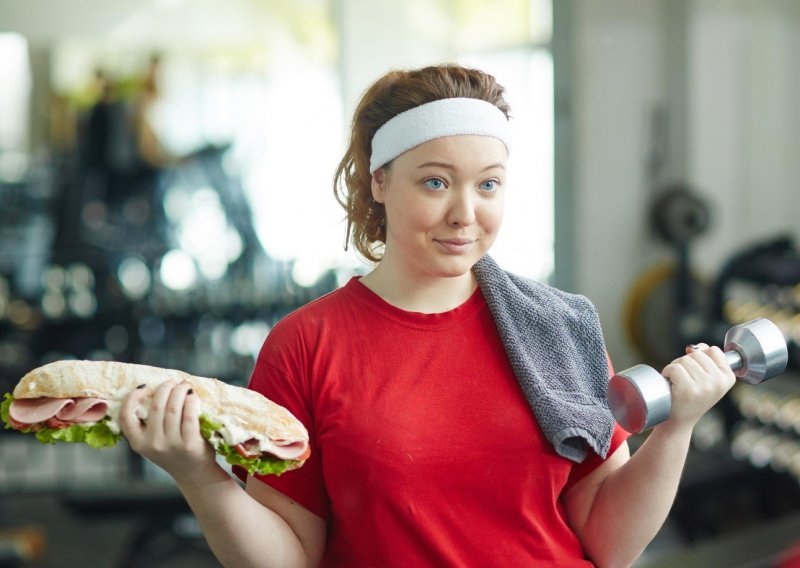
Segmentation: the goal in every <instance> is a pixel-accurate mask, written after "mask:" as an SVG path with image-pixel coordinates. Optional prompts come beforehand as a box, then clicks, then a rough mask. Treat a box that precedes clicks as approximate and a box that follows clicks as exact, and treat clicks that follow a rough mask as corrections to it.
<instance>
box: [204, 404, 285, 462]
mask: <svg viewBox="0 0 800 568" xmlns="http://www.w3.org/2000/svg"><path fill="white" fill-rule="evenodd" d="M220 428H222V424H219V423H217V422H214V421H213V420H211V419H210V418H209V417H208V416H206V415H205V414H203V415H201V416H200V433H201V434H202V436H203V438H205V439H206V440H207V441H208V442H209V443H210V444H211V445H212V446H214V449H215V450H216V452H217V453H218V454H219V455H221V456H222V457H224V458H225V461H226V462H228V463H229V464H231V465H237V466H239V467H242V468H244V469H245V470H247V473H249V474H250V475H253V474H256V473H257V474H260V475H270V474H272V475H280V474H282V473H283V472H284V471H286V470H287V469H289V467H290V466H291V465H292V463H293V461H294V460H282V459H279V458H276V457H269V456H260V457H253V458H246V457H244V456H242V455H241V454H240V453H239V452H237V451H236V449H235V448H232V447H231V446H229V445H228V444H226V443H225V441H224V440H223V439H222V436H215V437H214V438H213V439H212V435H213V434H214V432H216V431H217V430H219V429H220Z"/></svg>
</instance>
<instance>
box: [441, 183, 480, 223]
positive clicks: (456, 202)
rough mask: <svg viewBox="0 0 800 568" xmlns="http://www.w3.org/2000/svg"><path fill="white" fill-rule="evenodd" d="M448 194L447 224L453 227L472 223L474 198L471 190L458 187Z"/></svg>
mask: <svg viewBox="0 0 800 568" xmlns="http://www.w3.org/2000/svg"><path fill="white" fill-rule="evenodd" d="M450 195H451V200H450V207H449V209H448V212H447V224H448V225H450V226H454V227H465V226H467V225H471V224H472V223H474V222H475V200H474V196H473V195H472V192H471V191H470V190H468V189H459V190H456V191H454V192H452V193H451V194H450Z"/></svg>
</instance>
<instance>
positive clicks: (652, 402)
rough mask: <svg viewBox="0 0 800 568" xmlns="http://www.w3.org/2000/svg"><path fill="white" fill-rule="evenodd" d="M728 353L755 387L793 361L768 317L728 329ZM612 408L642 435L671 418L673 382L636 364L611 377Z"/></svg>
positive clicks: (622, 423)
mask: <svg viewBox="0 0 800 568" xmlns="http://www.w3.org/2000/svg"><path fill="white" fill-rule="evenodd" d="M724 353H725V358H726V360H727V361H728V364H729V365H730V367H731V370H733V372H734V374H736V376H737V377H739V378H740V379H742V380H744V381H746V382H748V383H752V384H758V383H761V382H763V381H765V380H767V379H769V378H771V377H774V376H776V375H779V374H780V373H782V372H783V371H784V369H786V364H787V362H788V358H789V354H788V349H787V347H786V340H785V338H784V337H783V334H782V333H781V331H780V329H778V327H777V326H776V325H775V324H774V323H772V322H771V321H769V320H767V319H764V318H759V319H755V320H753V321H750V322H747V323H745V324H742V325H737V326H734V327H732V328H731V329H730V330H728V333H727V334H725V352H724ZM608 405H609V407H610V408H611V412H612V414H613V415H614V418H615V419H616V421H617V422H618V423H619V424H620V426H622V427H623V428H624V429H625V430H627V431H629V432H633V433H639V432H642V431H644V430H647V429H648V428H650V427H652V426H655V425H656V424H659V423H660V422H663V421H664V420H666V419H667V418H669V414H670V410H671V408H672V393H671V390H670V387H669V381H667V380H666V379H665V378H664V377H663V376H662V375H661V374H660V373H659V372H658V371H656V370H655V369H653V368H652V367H648V366H647V365H636V366H635V367H631V368H630V369H628V370H626V371H622V372H621V373H619V374H617V375H615V376H614V377H612V378H611V382H609V385H608Z"/></svg>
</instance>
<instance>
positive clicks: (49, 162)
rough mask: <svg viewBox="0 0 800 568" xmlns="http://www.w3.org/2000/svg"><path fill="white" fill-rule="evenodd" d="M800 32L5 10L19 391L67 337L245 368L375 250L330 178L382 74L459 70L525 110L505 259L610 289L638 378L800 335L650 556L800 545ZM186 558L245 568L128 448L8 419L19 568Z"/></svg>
mask: <svg viewBox="0 0 800 568" xmlns="http://www.w3.org/2000/svg"><path fill="white" fill-rule="evenodd" d="M799 31H800V4H798V3H797V2H794V1H793V0H764V1H762V2H751V1H748V0H593V1H592V2H587V1H578V0H492V1H490V0H407V1H406V2H390V1H388V0H361V1H356V0H293V1H292V0H229V1H228V2H225V3H219V2H212V1H210V0H144V1H142V0H137V1H133V0H118V1H115V2H104V1H100V0H81V1H78V0H58V1H57V0H27V1H26V2H19V1H16V0H0V392H7V391H10V390H11V389H12V388H13V386H14V384H16V382H17V381H18V380H19V378H20V377H21V376H22V375H24V374H25V373H26V372H27V371H29V370H31V369H33V368H34V367H37V366H39V365H41V364H44V363H47V362H50V361H54V360H58V359H67V358H81V359H83V358H86V359H94V360H102V359H109V360H118V361H126V362H138V363H145V364H150V365H157V366H162V367H171V368H179V369H182V370H184V371H187V372H191V373H194V374H198V375H204V376H213V377H218V378H220V379H223V380H225V381H228V382H230V383H233V384H238V385H244V384H246V382H247V380H248V378H249V373H250V371H251V369H252V366H253V363H254V359H255V356H256V354H257V352H258V349H259V348H260V346H261V343H262V342H263V340H264V338H265V337H266V335H267V334H268V333H269V330H270V328H271V326H272V325H274V323H275V322H276V321H278V319H280V318H281V317H282V316H283V315H285V314H286V313H288V312H289V311H291V310H293V309H295V308H296V307H298V306H300V305H302V304H304V303H306V302H308V301H310V300H311V299H313V298H316V297H318V296H319V295H321V294H324V293H326V292H328V291H330V290H332V289H334V288H336V287H338V286H340V285H341V284H343V283H344V282H346V281H347V279H349V278H350V277H351V276H352V275H355V274H360V273H363V272H365V271H366V270H368V268H369V267H368V266H367V265H366V264H365V263H364V262H362V261H361V260H359V258H358V257H357V256H356V255H355V253H354V252H353V251H352V250H350V251H345V250H344V247H343V243H344V232H345V226H344V223H343V222H342V212H341V210H340V209H339V207H338V205H337V204H336V202H335V200H334V198H333V192H332V175H333V171H334V169H335V167H336V164H337V163H338V160H339V158H340V156H341V154H342V152H343V150H344V146H345V143H346V140H345V137H346V132H347V126H348V123H349V120H350V116H351V113H352V110H353V107H354V105H355V103H356V101H357V100H358V98H359V96H360V95H361V93H362V92H363V90H364V89H365V88H366V87H367V86H368V85H369V84H370V83H371V82H372V81H373V80H374V79H376V78H377V77H378V76H380V75H381V74H383V73H384V72H386V71H387V70H389V69H391V68H396V67H416V66H421V65H425V64H430V63H440V62H445V61H455V62H459V63H463V64H467V65H472V66H476V67H479V68H481V69H483V70H485V71H488V72H490V73H492V74H494V75H495V76H496V77H497V78H498V79H499V80H500V82H501V83H502V84H504V85H505V86H506V88H507V92H508V99H509V101H510V103H511V106H512V112H513V128H514V138H515V146H514V152H513V154H512V156H511V161H510V175H509V181H508V185H509V192H508V197H507V199H508V213H507V218H506V222H505V224H504V228H503V231H502V233H501V236H500V238H499V240H498V242H497V245H496V248H495V249H494V250H493V254H494V256H495V257H496V258H497V259H498V260H499V261H500V263H501V264H502V265H503V266H504V267H506V268H507V269H510V270H513V271H515V272H517V273H520V274H523V275H525V276H528V277H531V278H536V279H539V280H541V281H545V282H549V283H551V284H554V285H556V286H558V287H561V288H563V289H565V290H569V291H573V292H578V293H581V294H584V295H586V296H588V297H589V298H590V299H591V300H592V301H593V302H594V304H595V305H596V306H597V308H598V310H599V313H600V317H601V321H602V324H603V328H604V332H605V336H606V342H607V347H608V351H609V354H610V355H611V358H612V361H613V363H614V366H615V368H616V369H618V370H620V369H625V368H627V367H629V366H631V365H634V364H636V363H642V362H643V363H648V364H651V365H654V366H657V367H658V368H660V367H661V366H663V365H664V364H666V363H667V362H669V361H670V360H671V359H673V358H674V357H675V356H677V355H678V354H680V353H682V352H683V348H684V346H685V345H686V344H688V343H695V342H698V341H705V342H708V343H714V344H719V343H720V342H722V340H723V337H724V334H725V331H726V330H727V329H728V328H729V327H730V326H731V325H734V324H737V323H742V322H745V321H748V320H751V319H753V318H755V317H768V318H770V319H772V320H773V321H774V322H775V323H777V324H778V326H779V327H780V328H781V330H782V331H783V333H784V335H785V336H786V338H787V341H788V343H789V355H790V362H789V368H788V370H787V372H786V373H785V374H784V375H782V376H781V377H778V378H776V379H773V380H771V381H770V382H768V383H765V384H762V385H759V386H756V387H754V386H751V385H744V384H743V385H738V386H737V387H736V388H735V389H734V391H733V392H732V393H731V394H730V395H729V396H728V397H726V398H725V399H724V400H723V401H722V402H721V403H720V404H719V405H718V407H717V408H715V409H714V410H713V411H712V412H710V413H709V414H708V416H707V417H706V418H705V419H704V421H703V422H702V423H701V424H699V425H698V427H697V429H696V431H695V439H694V440H693V447H692V450H691V453H690V456H689V461H688V464H687V468H686V472H685V475H684V477H683V481H682V483H681V489H680V492H679V496H678V498H677V501H676V503H675V507H674V509H673V512H672V514H671V515H670V517H669V519H668V521H667V523H666V525H665V526H664V528H663V530H662V531H661V533H660V534H659V535H658V537H657V538H656V540H655V541H654V542H653V544H652V545H651V546H650V548H649V549H648V550H647V551H646V553H645V554H644V556H643V557H642V558H641V560H640V561H639V563H638V564H637V566H641V567H656V566H676V567H677V566H682V567H683V566H725V567H731V566H748V567H758V566H765V567H767V566H781V567H784V568H785V567H788V566H797V565H800V560H798V559H797V558H796V556H794V555H793V552H794V553H795V555H797V556H800V554H798V552H797V549H796V547H797V546H798V545H800V483H799V482H800V383H798V380H799V379H800V348H799V347H798V345H800V253H798V246H797V239H798V238H800V222H798V218H800V189H798V187H797V180H798V179H800V160H798V155H797V148H798V146H799V144H798V143H799V142H800V110H798V108H799V107H798V105H797V104H796V101H797V100H798V98H800V72H798V71H800V69H798V66H800V33H798V32H799ZM644 436H646V434H645V435H637V436H634V437H633V438H632V439H631V445H632V447H633V448H634V449H635V448H636V447H637V445H638V444H640V443H641V440H642V439H643V437H644ZM658 490H659V489H658V488H657V487H654V488H653V491H658ZM793 559H794V560H793ZM183 565H186V566H216V565H217V564H216V562H215V561H214V559H213V557H212V556H211V555H210V553H209V552H208V549H207V548H206V546H205V544H204V541H203V539H202V535H201V534H200V532H199V529H198V527H197V523H196V521H195V520H194V518H193V517H192V516H191V514H189V512H188V510H187V509H186V507H185V505H184V503H183V501H182V499H181V498H180V496H179V494H177V492H176V491H175V489H174V487H173V486H172V484H171V483H170V482H169V480H168V479H165V478H164V476H163V475H161V474H159V472H158V471H156V470H155V468H153V467H152V466H149V464H148V463H146V462H142V461H141V460H138V459H137V458H136V457H134V456H133V455H132V454H131V453H130V451H129V450H128V449H127V448H126V447H125V445H124V444H120V445H118V447H116V448H114V449H108V450H102V451H99V450H90V449H89V448H88V447H83V445H82V444H75V445H71V444H61V445H56V446H42V445H40V444H38V442H36V441H35V440H29V439H27V437H26V436H20V435H16V434H12V433H10V432H0V566H31V567H51V566H53V567H55V566H59V567H62V568H63V567H66V568H70V567H84V566H91V567H101V568H102V567H110V568H111V567H113V568H116V567H122V566H131V567H133V566H183Z"/></svg>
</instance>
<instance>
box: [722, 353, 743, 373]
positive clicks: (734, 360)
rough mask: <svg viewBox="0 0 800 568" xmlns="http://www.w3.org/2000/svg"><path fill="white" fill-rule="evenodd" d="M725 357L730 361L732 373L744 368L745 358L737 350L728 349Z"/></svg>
mask: <svg viewBox="0 0 800 568" xmlns="http://www.w3.org/2000/svg"><path fill="white" fill-rule="evenodd" d="M724 355H725V358H726V359H727V360H728V365H730V366H731V371H738V370H739V369H741V368H742V367H744V357H742V354H741V353H739V352H738V351H737V350H736V349H728V350H727V351H725V353H724Z"/></svg>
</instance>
